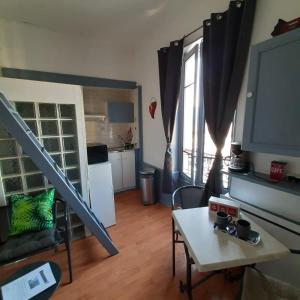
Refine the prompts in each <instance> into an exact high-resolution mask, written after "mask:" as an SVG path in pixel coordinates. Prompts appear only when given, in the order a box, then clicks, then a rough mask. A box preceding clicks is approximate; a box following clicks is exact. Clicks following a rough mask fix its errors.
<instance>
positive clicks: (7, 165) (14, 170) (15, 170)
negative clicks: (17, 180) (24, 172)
mask: <svg viewBox="0 0 300 300" xmlns="http://www.w3.org/2000/svg"><path fill="white" fill-rule="evenodd" d="M0 164H1V173H2V175H4V176H5V175H12V174H20V165H19V160H18V159H5V160H2V161H1V162H0Z"/></svg>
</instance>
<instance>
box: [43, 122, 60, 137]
mask: <svg viewBox="0 0 300 300" xmlns="http://www.w3.org/2000/svg"><path fill="white" fill-rule="evenodd" d="M41 126H42V134H43V135H58V127H57V121H41Z"/></svg>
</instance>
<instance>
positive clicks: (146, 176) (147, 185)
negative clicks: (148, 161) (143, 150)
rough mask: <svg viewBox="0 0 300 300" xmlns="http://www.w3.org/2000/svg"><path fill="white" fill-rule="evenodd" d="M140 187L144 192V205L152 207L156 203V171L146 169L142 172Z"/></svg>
mask: <svg viewBox="0 0 300 300" xmlns="http://www.w3.org/2000/svg"><path fill="white" fill-rule="evenodd" d="M139 173H140V186H141V190H142V197H143V204H144V205H150V204H154V203H155V192H154V174H155V169H153V168H145V169H143V170H141V171H140V172H139Z"/></svg>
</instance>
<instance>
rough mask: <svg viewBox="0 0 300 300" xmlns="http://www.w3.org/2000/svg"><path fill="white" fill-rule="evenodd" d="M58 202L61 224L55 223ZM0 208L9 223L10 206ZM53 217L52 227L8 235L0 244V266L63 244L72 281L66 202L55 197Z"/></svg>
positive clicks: (70, 280)
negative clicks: (60, 206)
mask: <svg viewBox="0 0 300 300" xmlns="http://www.w3.org/2000/svg"><path fill="white" fill-rule="evenodd" d="M58 203H60V204H61V205H62V208H63V222H62V224H58V223H57V212H58ZM0 209H1V210H2V213H1V215H2V216H3V215H6V216H7V219H8V223H10V222H9V219H10V215H11V212H10V210H11V209H10V207H8V206H5V207H1V208H0ZM53 217H54V218H53V224H54V226H53V229H50V230H43V231H39V232H28V233H25V234H21V235H18V236H13V237H8V238H7V240H6V241H5V242H3V243H2V244H0V267H2V266H5V265H8V264H12V263H16V262H18V261H20V260H24V259H26V258H29V257H30V256H33V255H36V254H39V253H41V252H44V251H46V250H50V249H55V250H57V247H58V246H59V245H61V244H65V247H66V250H67V251H66V252H67V260H68V268H69V282H70V283H71V282H72V281H73V275H72V262H71V247H70V238H69V231H68V222H69V220H68V218H69V217H68V213H67V206H66V203H65V202H64V201H63V200H61V199H57V198H56V199H55V201H54V205H53ZM2 221H3V219H2Z"/></svg>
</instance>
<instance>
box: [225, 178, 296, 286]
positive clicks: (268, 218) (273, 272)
mask: <svg viewBox="0 0 300 300" xmlns="http://www.w3.org/2000/svg"><path fill="white" fill-rule="evenodd" d="M224 196H225V197H226V198H228V199H231V200H233V201H236V202H238V203H239V204H240V207H241V210H242V211H243V213H245V214H246V215H247V216H248V217H249V218H251V219H253V221H254V222H256V223H257V224H259V225H260V226H262V227H263V228H264V229H265V230H266V231H268V232H269V233H270V234H271V235H273V236H274V237H275V238H276V239H278V240H279V241H280V242H282V243H283V244H284V245H286V246H287V247H288V248H289V249H295V250H300V225H299V221H300V210H299V204H300V196H298V195H295V194H292V193H288V192H285V191H281V190H278V189H274V188H271V187H268V186H265V185H263V184H257V183H254V182H250V181H247V180H243V179H241V178H237V177H232V178H231V184H230V192H229V194H226V195H224ZM224 196H223V197H224ZM262 242H263V241H262ZM257 268H258V269H260V270H261V271H263V272H264V273H266V274H269V275H270V276H273V277H276V278H279V279H281V280H283V281H285V282H289V283H291V284H293V285H294V286H297V287H300V276H299V275H300V273H299V270H300V255H297V254H291V255H289V256H288V257H286V258H283V259H280V260H275V261H270V262H266V263H260V264H258V265H257Z"/></svg>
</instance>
